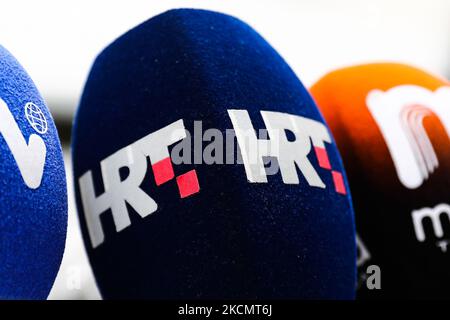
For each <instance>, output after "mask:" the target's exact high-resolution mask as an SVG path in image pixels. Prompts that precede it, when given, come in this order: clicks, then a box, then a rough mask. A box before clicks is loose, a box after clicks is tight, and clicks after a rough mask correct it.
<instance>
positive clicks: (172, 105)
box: [72, 9, 356, 299]
mask: <svg viewBox="0 0 450 320" xmlns="http://www.w3.org/2000/svg"><path fill="white" fill-rule="evenodd" d="M227 109H246V110H248V112H249V114H250V117H251V119H252V123H253V125H254V126H255V128H256V129H264V128H265V125H264V122H263V119H262V117H261V114H260V111H261V110H269V111H278V112H284V113H290V114H295V115H300V116H305V117H308V118H310V119H314V120H317V121H320V122H322V123H324V120H323V118H322V116H321V114H320V113H319V111H318V109H317V107H316V105H315V104H314V102H313V100H312V99H311V97H310V95H309V93H308V92H307V90H306V89H305V87H304V86H303V85H302V84H301V82H300V81H299V79H298V78H297V76H296V75H295V74H294V72H293V71H292V70H291V68H290V67H289V66H288V65H287V64H286V62H285V61H284V60H283V59H282V58H281V57H280V55H279V54H278V53H277V52H276V51H275V50H274V49H273V48H272V47H271V46H270V45H269V44H268V43H267V42H266V41H265V40H264V39H263V38H262V37H261V36H260V35H259V34H258V33H257V32H255V31H254V30H253V29H252V28H251V27H249V26H248V25H247V24H245V23H243V22H242V21H240V20H238V19H236V18H234V17H231V16H228V15H224V14H220V13H215V12H210V11H204V10H194V9H177V10H171V11H168V12H165V13H163V14H161V15H158V16H156V17H154V18H152V19H150V20H148V21H146V22H144V23H142V24H141V25H139V26H137V27H136V28H134V29H132V30H131V31H129V32H127V33H126V34H124V35H123V36H121V37H120V38H118V39H117V40H116V41H114V42H113V43H112V44H111V45H110V46H108V47H107V48H106V49H105V50H104V51H103V52H102V53H101V54H100V55H99V56H98V57H97V59H96V61H95V63H94V65H93V67H92V70H91V72H90V74H89V77H88V80H87V83H86V86H85V89H84V93H83V96H82V99H81V102H80V105H79V109H78V111H77V116H76V120H75V125H74V131H73V142H72V152H73V161H74V177H75V179H74V181H75V191H76V201H77V207H78V212H79V216H80V221H81V228H82V231H83V235H84V239H85V244H86V248H87V251H88V254H89V258H90V262H91V264H92V267H93V270H94V273H95V276H96V280H97V283H98V285H99V288H100V290H101V293H102V295H103V297H104V298H150V299H166V298H168V299H186V298H187V299H194V298H208V299H220V298H235V299H239V298H246V299H254V298H255V299H256V298H271V299H282V298H290V299H353V298H354V291H355V281H356V280H355V279H356V276H355V274H356V266H355V251H356V249H355V231H354V221H353V209H352V206H351V199H350V196H349V195H346V196H343V195H341V194H337V193H336V192H335V190H334V189H333V188H327V189H320V188H312V187H310V186H309V185H308V184H307V183H306V181H305V180H304V178H302V177H301V173H300V172H298V173H299V176H300V179H301V182H300V184H298V185H287V184H284V183H283V181H282V179H281V175H280V174H279V173H278V174H277V175H274V176H269V183H249V182H248V181H247V177H246V173H245V169H244V166H243V165H242V164H234V165H206V164H191V165H187V164H183V165H176V166H175V174H176V175H177V174H179V173H183V172H186V171H188V170H191V169H195V170H196V172H197V175H198V179H199V184H200V192H199V193H198V194H195V195H193V196H191V197H188V198H184V199H180V197H179V196H178V190H177V186H176V183H175V181H172V182H170V183H165V184H164V185H162V186H159V187H157V186H156V185H155V182H154V181H153V180H152V179H153V176H152V173H151V168H149V171H148V174H147V178H146V179H145V181H144V183H143V185H142V186H141V187H142V188H143V190H144V191H145V192H146V193H147V194H148V195H150V196H151V197H152V198H153V199H154V200H155V201H156V202H157V204H158V210H157V211H156V212H154V213H152V214H151V215H149V216H147V217H145V218H141V217H140V216H139V215H137V213H136V212H134V210H133V209H132V208H131V207H130V206H128V212H129V215H130V219H131V222H132V223H131V226H129V227H128V228H126V229H124V230H122V231H120V232H116V230H115V226H114V222H113V219H112V215H111V211H110V210H108V211H105V212H104V213H103V214H102V215H101V221H102V226H103V230H104V234H105V241H104V242H103V243H102V244H101V245H99V246H98V247H96V248H95V249H93V248H92V246H91V243H90V239H89V235H88V232H87V226H86V220H85V216H84V211H83V207H82V203H81V197H80V189H79V185H78V183H77V181H78V179H79V178H80V176H82V175H83V174H84V173H85V172H87V171H88V170H92V172H93V177H94V184H95V187H96V193H97V195H99V194H101V193H102V192H103V191H104V189H102V188H103V187H102V186H103V184H102V177H101V173H100V172H101V171H100V161H101V160H103V159H104V158H106V157H108V156H110V155H111V154H112V153H114V152H116V151H117V150H119V149H121V148H123V147H125V146H127V145H129V144H131V143H133V142H134V141H136V140H138V139H140V138H142V137H144V136H146V135H148V134H149V133H152V132H154V131H156V130H158V129H160V128H162V127H164V126H167V125H168V124H170V123H172V122H174V121H177V120H179V119H183V120H184V123H185V125H186V128H187V129H188V130H189V131H190V132H191V133H192V132H193V121H195V120H202V121H203V128H204V129H207V128H218V129H220V130H221V131H222V132H223V131H225V129H232V124H231V121H230V118H229V116H228V114H227ZM327 151H328V154H329V158H330V162H331V164H332V166H333V167H334V168H336V169H338V170H339V171H341V172H344V169H343V167H342V163H341V159H340V156H339V154H338V150H337V149H336V148H335V144H332V145H327ZM310 161H311V163H313V165H314V167H315V168H316V169H317V170H318V172H319V173H320V174H321V177H322V178H323V181H324V182H325V184H326V185H328V186H330V185H331V186H332V185H333V182H332V180H331V175H330V174H327V173H325V170H324V169H321V168H319V166H318V164H317V160H316V158H315V157H314V154H313V153H311V158H310ZM320 170H324V171H320ZM344 178H345V173H344ZM345 183H346V182H345ZM347 190H348V185H347Z"/></svg>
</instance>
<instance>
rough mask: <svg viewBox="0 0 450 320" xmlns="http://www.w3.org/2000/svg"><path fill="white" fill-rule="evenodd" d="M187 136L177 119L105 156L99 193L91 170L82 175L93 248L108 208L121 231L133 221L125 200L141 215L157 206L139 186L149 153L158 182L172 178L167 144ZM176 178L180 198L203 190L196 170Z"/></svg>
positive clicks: (100, 232)
mask: <svg viewBox="0 0 450 320" xmlns="http://www.w3.org/2000/svg"><path fill="white" fill-rule="evenodd" d="M185 137H186V132H185V127H184V123H183V120H178V121H176V122H174V123H172V124H170V125H168V126H166V127H164V128H162V129H160V130H158V131H155V132H153V133H151V134H149V135H147V136H145V137H143V138H141V139H139V140H138V141H136V142H134V143H132V144H130V145H128V146H126V147H125V148H122V149H120V150H118V151H116V152H115V153H113V154H112V155H110V156H109V157H107V158H105V159H103V160H102V161H101V162H100V168H101V171H102V178H103V185H104V189H105V191H104V193H103V194H101V195H99V196H96V195H95V191H94V182H93V180H92V171H91V170H89V171H87V172H86V173H85V174H83V175H82V176H81V177H80V179H79V186H80V193H81V201H82V203H83V210H84V214H85V218H86V224H87V228H88V232H89V237H90V239H91V243H92V247H93V248H95V247H97V246H98V245H100V244H101V243H102V242H103V241H104V234H103V229H102V226H101V222H100V215H101V214H102V213H103V212H105V211H106V210H108V209H111V212H112V217H113V220H114V224H115V227H116V231H117V232H120V231H122V230H123V229H125V228H126V227H128V226H129V225H130V224H131V221H130V217H129V215H128V210H127V207H126V203H128V204H129V205H130V206H131V207H133V209H134V210H136V212H137V213H138V214H139V215H140V216H141V217H142V218H145V217H146V216H148V215H149V214H151V213H153V212H155V211H156V210H157V209H158V205H157V204H156V202H155V201H154V200H153V199H152V198H151V197H149V196H148V195H147V194H146V193H145V192H144V191H143V190H142V189H141V188H140V185H141V183H142V182H143V180H144V178H145V175H146V173H147V157H149V158H150V163H151V165H152V169H153V175H154V178H155V183H156V185H158V186H159V185H161V184H163V183H165V182H167V181H169V180H171V179H172V178H174V171H173V167H172V162H171V159H170V155H169V149H168V147H169V146H170V145H172V144H174V143H176V142H179V141H181V140H182V139H184V138H185ZM124 167H126V168H128V169H129V174H128V177H127V178H126V179H124V180H122V179H121V177H120V173H119V170H120V169H121V168H124ZM176 180H177V185H178V189H179V191H180V197H181V198H185V197H187V196H189V195H192V194H194V193H197V192H199V190H200V187H199V183H198V180H197V174H196V172H195V170H191V171H189V172H187V173H185V174H183V175H181V176H179V177H177V179H176Z"/></svg>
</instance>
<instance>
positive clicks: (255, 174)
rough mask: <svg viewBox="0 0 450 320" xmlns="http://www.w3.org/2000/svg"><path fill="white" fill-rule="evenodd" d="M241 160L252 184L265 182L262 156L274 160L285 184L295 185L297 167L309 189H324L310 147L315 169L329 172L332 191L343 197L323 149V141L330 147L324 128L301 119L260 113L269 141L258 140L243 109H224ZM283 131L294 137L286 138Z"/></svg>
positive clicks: (340, 182)
mask: <svg viewBox="0 0 450 320" xmlns="http://www.w3.org/2000/svg"><path fill="white" fill-rule="evenodd" d="M228 114H229V116H230V119H231V122H232V124H233V127H234V131H235V133H236V137H237V141H238V143H239V147H240V150H241V154H242V159H243V161H244V167H245V172H246V174H247V179H248V181H249V182H252V183H267V175H266V171H265V167H264V157H275V158H277V160H278V165H279V167H280V171H281V177H282V179H283V182H284V183H286V184H299V183H300V181H299V178H298V175H297V166H298V168H299V169H300V171H301V173H302V174H303V176H304V177H305V179H306V181H307V182H308V184H309V185H310V186H312V187H318V188H325V184H324V183H323V181H322V179H320V177H319V175H318V174H317V172H316V170H315V169H314V167H313V165H312V164H311V162H310V161H309V159H308V155H309V153H310V151H311V149H312V146H313V147H314V151H315V153H316V156H317V159H318V162H319V166H320V167H322V168H324V169H327V170H330V171H331V174H332V177H333V182H334V185H335V190H336V192H339V193H342V194H346V190H345V184H344V180H343V177H342V174H341V173H340V172H338V171H335V170H332V168H331V165H330V160H329V158H328V154H327V152H326V149H325V142H326V143H330V144H331V137H330V134H329V133H328V129H327V127H326V126H325V125H324V124H322V123H320V122H318V121H315V120H311V119H308V118H305V117H301V116H297V115H291V114H286V113H280V112H273V111H261V115H262V117H263V120H264V123H265V125H266V128H267V131H268V134H269V137H270V140H268V139H258V138H257V137H256V133H255V130H254V128H253V125H252V123H251V120H250V117H249V115H248V112H247V111H246V110H228ZM286 130H289V131H290V132H292V133H293V134H294V136H295V140H294V141H290V140H289V139H288V137H287V134H286ZM311 142H312V145H311Z"/></svg>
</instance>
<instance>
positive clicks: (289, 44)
mask: <svg viewBox="0 0 450 320" xmlns="http://www.w3.org/2000/svg"><path fill="white" fill-rule="evenodd" d="M179 7H195V8H203V9H211V10H216V11H220V12H223V13H229V14H232V15H234V16H236V17H238V18H240V19H242V20H244V21H245V22H247V23H249V24H250V25H251V26H253V27H254V28H255V29H256V30H257V31H258V32H260V33H261V34H262V35H263V36H264V37H265V38H266V39H267V40H268V41H269V42H270V43H271V44H272V45H273V46H274V47H275V49H277V50H278V52H279V53H280V54H281V55H282V56H283V57H284V58H285V59H286V60H287V62H288V63H289V64H290V65H291V67H292V68H293V69H294V71H295V72H296V73H297V75H298V76H299V78H300V79H301V80H302V81H303V82H304V84H305V85H307V86H310V85H312V84H313V83H314V81H315V80H317V79H318V78H319V77H320V76H322V75H323V74H325V73H327V72H329V71H330V70H332V69H335V68H339V67H342V66H346V65H351V64H356V63H363V62H373V61H399V62H405V63H410V64H413V65H416V66H419V67H422V68H425V69H427V70H429V71H431V72H433V73H437V74H440V75H442V76H447V77H449V75H450V1H449V0H340V1H333V0H303V1H302V0H297V1H294V0H284V1H281V0H272V1H267V0H222V1H214V0H208V1H201V0H199V1H174V0H172V1H169V0H159V1H156V0H154V1H150V0H148V1H144V0H128V1H114V0H101V1H100V0H97V1H96V0H91V1H81V0H79V1H57V0H53V1H52V0H39V1H32V0H30V1H24V0H2V1H1V2H0V44H1V45H3V46H4V47H6V48H7V49H8V50H9V51H10V52H11V53H13V55H15V56H16V58H17V59H18V60H19V61H20V62H21V64H22V65H23V66H24V67H25V68H26V69H27V71H28V73H29V74H30V76H31V77H32V78H33V80H34V81H35V83H36V85H37V87H38V88H39V90H40V91H41V93H42V94H43V96H44V98H45V99H46V100H47V102H48V104H49V107H50V108H51V110H52V112H53V114H54V116H55V118H56V120H57V121H59V120H60V119H65V120H70V119H71V118H72V116H73V113H74V111H75V109H76V106H77V103H78V100H79V97H80V94H81V92H82V89H83V85H84V81H85V80H86V78H87V75H88V72H89V68H90V66H91V65H92V63H93V60H94V59H95V57H96V55H97V54H98V53H99V52H100V51H101V50H102V49H103V48H104V47H105V46H107V45H108V44H109V43H110V42H111V41H113V40H114V39H115V38H117V37H118V36H120V35H121V34H123V33H124V32H126V31H127V30H129V29H130V28H132V27H134V26H135V25H137V24H139V23H141V22H143V21H145V20H147V19H149V18H151V17H152V16H154V15H156V14H158V13H160V12H163V11H165V10H168V9H172V8H179ZM65 151H66V160H67V166H70V159H69V156H68V155H67V151H68V149H67V148H66V149H65ZM68 173H69V189H70V190H69V201H70V208H69V234H68V239H67V244H66V253H65V256H64V260H63V265H62V267H61V270H60V273H59V275H58V278H57V281H56V283H55V286H54V288H53V290H52V293H51V294H50V298H57V299H58V298H61V299H69V298H89V299H94V298H98V297H99V294H98V291H97V289H96V287H95V283H94V280H93V277H92V273H91V271H90V269H89V265H88V262H87V259H86V255H85V253H84V248H83V244H82V242H81V237H80V234H79V229H78V222H77V218H76V213H75V208H74V206H73V199H72V197H73V195H72V187H71V186H72V181H71V177H70V170H69V171H68Z"/></svg>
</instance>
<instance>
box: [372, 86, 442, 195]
mask: <svg viewBox="0 0 450 320" xmlns="http://www.w3.org/2000/svg"><path fill="white" fill-rule="evenodd" d="M366 103H367V107H368V108H369V110H370V112H371V113H372V116H373V117H374V119H375V121H376V122H377V124H378V126H379V128H380V130H381V133H382V135H383V137H384V140H385V141H386V144H387V147H388V149H389V152H390V153H391V156H392V159H393V161H394V165H395V169H396V171H397V175H398V178H399V179H400V181H401V183H402V184H403V185H404V186H405V187H407V188H409V189H416V188H418V187H420V186H421V185H422V183H423V181H424V180H426V179H428V177H429V175H430V174H432V173H433V171H434V170H435V169H436V168H437V167H438V165H439V162H438V159H437V157H436V153H435V151H434V148H433V145H432V143H431V141H430V139H429V137H428V135H427V132H426V131H425V128H424V127H423V119H424V118H425V117H426V116H428V115H431V114H435V115H436V116H437V117H438V118H439V119H440V120H441V122H442V124H443V126H444V127H445V129H446V131H447V135H448V136H449V137H450V112H449V111H450V87H441V88H439V89H438V90H436V91H434V92H432V91H430V90H427V89H425V88H422V87H419V86H414V85H403V86H398V87H394V88H392V89H390V90H388V91H386V92H383V91H380V90H373V91H371V92H369V94H368V96H367V99H366Z"/></svg>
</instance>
